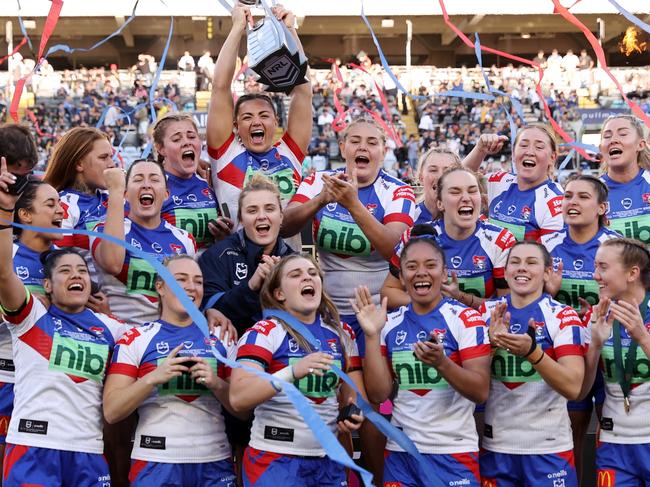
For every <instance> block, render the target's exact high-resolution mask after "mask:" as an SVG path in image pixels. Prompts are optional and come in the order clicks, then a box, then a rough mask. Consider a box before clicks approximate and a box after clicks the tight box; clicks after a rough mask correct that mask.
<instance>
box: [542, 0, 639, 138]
mask: <svg viewBox="0 0 650 487" xmlns="http://www.w3.org/2000/svg"><path fill="white" fill-rule="evenodd" d="M551 1H552V2H553V5H554V6H555V12H556V13H558V14H560V15H561V16H562V17H564V18H565V19H566V20H568V21H569V22H571V23H572V24H573V25H575V26H576V27H577V28H578V29H580V30H581V31H582V33H583V34H584V35H585V37H586V38H587V40H588V41H589V44H591V47H592V49H593V50H594V52H595V53H596V57H597V58H598V61H600V64H601V68H602V69H603V71H605V73H606V74H607V76H609V78H610V79H611V80H612V81H613V82H614V84H615V85H616V88H617V89H618V91H619V92H620V93H621V96H622V97H623V99H624V100H625V103H627V106H629V107H630V109H631V110H632V113H634V114H635V115H636V116H637V117H639V118H640V119H641V120H643V121H644V122H645V124H646V125H647V126H648V127H650V117H648V116H647V115H646V114H645V112H644V111H643V110H642V109H641V107H640V106H639V105H637V104H636V103H634V102H633V101H632V100H630V99H629V98H628V97H627V95H626V94H625V91H624V90H623V87H622V86H621V84H620V83H619V82H618V80H617V79H616V77H615V76H614V75H613V74H612V72H611V71H610V70H609V68H608V67H607V60H606V59H605V51H603V48H602V47H601V46H600V44H599V43H598V39H596V37H595V36H594V35H593V34H592V33H591V31H590V30H589V28H588V27H587V26H586V25H585V24H583V23H582V22H580V21H579V20H578V19H577V18H576V17H575V15H573V14H572V13H571V12H569V9H567V8H565V7H563V6H562V4H560V2H559V0H551ZM572 6H573V5H572Z"/></svg>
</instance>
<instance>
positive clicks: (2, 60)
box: [0, 37, 27, 65]
mask: <svg viewBox="0 0 650 487" xmlns="http://www.w3.org/2000/svg"><path fill="white" fill-rule="evenodd" d="M25 44H27V37H23V40H22V41H20V42H19V43H18V45H17V46H16V47H15V48H14V50H13V51H11V53H10V54H7V55H6V56H3V57H2V58H0V65H1V64H3V63H4V62H5V61H6V60H7V59H9V58H10V57H11V56H13V55H14V54H16V53H17V52H18V51H20V48H21V47H23V46H24V45H25Z"/></svg>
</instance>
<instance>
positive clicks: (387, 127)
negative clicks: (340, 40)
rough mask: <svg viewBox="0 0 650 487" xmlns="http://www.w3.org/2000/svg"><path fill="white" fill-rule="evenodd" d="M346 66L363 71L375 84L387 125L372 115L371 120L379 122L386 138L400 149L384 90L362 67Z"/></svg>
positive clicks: (400, 145)
mask: <svg viewBox="0 0 650 487" xmlns="http://www.w3.org/2000/svg"><path fill="white" fill-rule="evenodd" d="M348 66H350V67H352V68H353V69H358V70H360V71H363V72H364V73H366V74H367V75H368V76H370V79H371V80H372V82H373V83H374V84H375V89H376V90H377V94H378V95H379V100H380V101H381V105H382V106H383V107H384V113H385V114H386V116H387V117H388V123H385V122H384V120H383V119H382V118H381V117H378V118H377V117H375V116H374V115H373V118H374V119H375V120H376V121H378V122H379V121H380V120H381V122H380V124H381V126H382V128H383V129H384V130H385V131H386V133H387V134H388V136H389V137H390V138H391V139H393V140H394V141H395V144H397V147H402V141H401V140H400V139H399V136H398V135H397V132H396V131H395V127H393V122H392V120H391V119H390V109H389V108H388V101H387V100H386V96H385V95H384V88H383V87H382V86H381V85H380V84H379V83H378V82H377V81H376V80H375V78H374V76H373V75H372V74H371V73H369V72H368V70H366V69H365V68H364V67H363V66H359V65H358V64H354V63H349V64H348Z"/></svg>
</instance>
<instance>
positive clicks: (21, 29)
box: [16, 0, 34, 51]
mask: <svg viewBox="0 0 650 487" xmlns="http://www.w3.org/2000/svg"><path fill="white" fill-rule="evenodd" d="M16 3H17V4H18V25H20V31H21V32H22V33H23V37H24V38H25V39H27V45H29V49H30V50H31V51H33V50H34V46H32V40H31V39H30V38H29V36H28V35H27V29H26V28H25V24H24V23H23V17H22V16H21V15H20V10H21V9H22V7H21V6H20V0H16Z"/></svg>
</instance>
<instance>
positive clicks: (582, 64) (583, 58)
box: [578, 49, 594, 69]
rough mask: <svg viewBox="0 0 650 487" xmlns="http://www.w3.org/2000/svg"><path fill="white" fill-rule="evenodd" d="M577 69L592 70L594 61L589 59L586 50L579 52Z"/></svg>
mask: <svg viewBox="0 0 650 487" xmlns="http://www.w3.org/2000/svg"><path fill="white" fill-rule="evenodd" d="M578 59H579V63H578V67H579V68H580V69H592V68H593V67H594V60H593V59H592V58H591V56H590V55H589V54H587V50H586V49H582V50H581V51H580V57H579V58H578Z"/></svg>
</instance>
